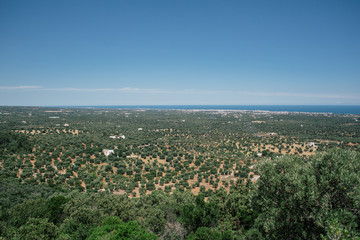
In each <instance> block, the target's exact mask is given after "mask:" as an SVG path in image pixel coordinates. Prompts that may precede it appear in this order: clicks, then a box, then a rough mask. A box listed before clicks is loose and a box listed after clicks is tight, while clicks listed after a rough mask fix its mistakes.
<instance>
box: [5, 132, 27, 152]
mask: <svg viewBox="0 0 360 240" xmlns="http://www.w3.org/2000/svg"><path fill="white" fill-rule="evenodd" d="M31 151H32V144H31V142H30V141H29V140H28V139H27V137H26V136H24V135H23V134H18V133H13V132H5V131H3V132H0V154H11V153H18V152H25V153H30V152H31Z"/></svg>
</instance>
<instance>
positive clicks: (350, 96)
mask: <svg viewBox="0 0 360 240" xmlns="http://www.w3.org/2000/svg"><path fill="white" fill-rule="evenodd" d="M359 12H360V1H358V0H347V1H341V0H338V1H332V0H319V1H306V0H303V1H297V0H294V1H288V0H284V1H277V0H274V1H267V0H264V1H260V0H253V1H250V0H236V1H230V0H229V1H227V0H224V1H220V0H216V1H215V0H208V1H205V0H197V1H193V0H191V1H190V0H189V1H188V0H182V1H177V0H167V1H157V0H152V1H149V0H146V1H145V0H144V1H138V0H131V1H130V0H128V1H125V0H116V1H110V0H108V1H92V0H86V1H85V0H83V1H81V0H77V1H69V0H63V1H39V0H33V1H27V0H23V1H20V0H14V1H10V0H0V105H38V106H56V105H139V104H141V105H173V104H175V105H176V104H219V105H222V104H231V105H236V104H239V105H257V104H274V105H276V104H284V105H287V104H295V105H296V104H355V105H360V93H359V92H360V91H359V89H360V28H359V25H360V14H359Z"/></svg>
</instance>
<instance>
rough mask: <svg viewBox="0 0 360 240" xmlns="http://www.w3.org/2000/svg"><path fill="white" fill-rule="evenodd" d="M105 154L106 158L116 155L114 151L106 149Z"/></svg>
mask: <svg viewBox="0 0 360 240" xmlns="http://www.w3.org/2000/svg"><path fill="white" fill-rule="evenodd" d="M103 153H104V155H105V156H109V155H110V154H112V153H114V150H111V149H104V150H103Z"/></svg>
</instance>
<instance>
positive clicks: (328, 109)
mask: <svg viewBox="0 0 360 240" xmlns="http://www.w3.org/2000/svg"><path fill="white" fill-rule="evenodd" d="M68 107H70V106H68ZM72 107H81V108H117V109H179V110H190V109H197V110H200V109H204V110H210V109H216V110H262V111H276V112H277V111H286V112H308V113H334V114H360V105H123V106H72Z"/></svg>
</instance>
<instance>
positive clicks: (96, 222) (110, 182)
mask: <svg viewBox="0 0 360 240" xmlns="http://www.w3.org/2000/svg"><path fill="white" fill-rule="evenodd" d="M0 112H1V114H0V130H1V131H0V133H1V134H0V140H1V141H0V158H1V159H0V186H1V187H0V239H1V238H3V239H58V240H60V239H357V238H359V233H360V211H359V209H360V192H359V191H360V189H359V188H358V186H359V183H360V182H359V181H360V174H359V172H360V153H359V142H360V127H359V125H358V124H357V120H358V116H354V115H329V114H297V113H292V114H290V113H289V114H285V113H283V114H279V113H269V112H263V113H262V112H239V111H233V112H231V111H175V110H173V111H171V110H146V111H144V110H119V109H50V108H49V109H47V108H20V107H2V108H0ZM111 150H112V151H111Z"/></svg>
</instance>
